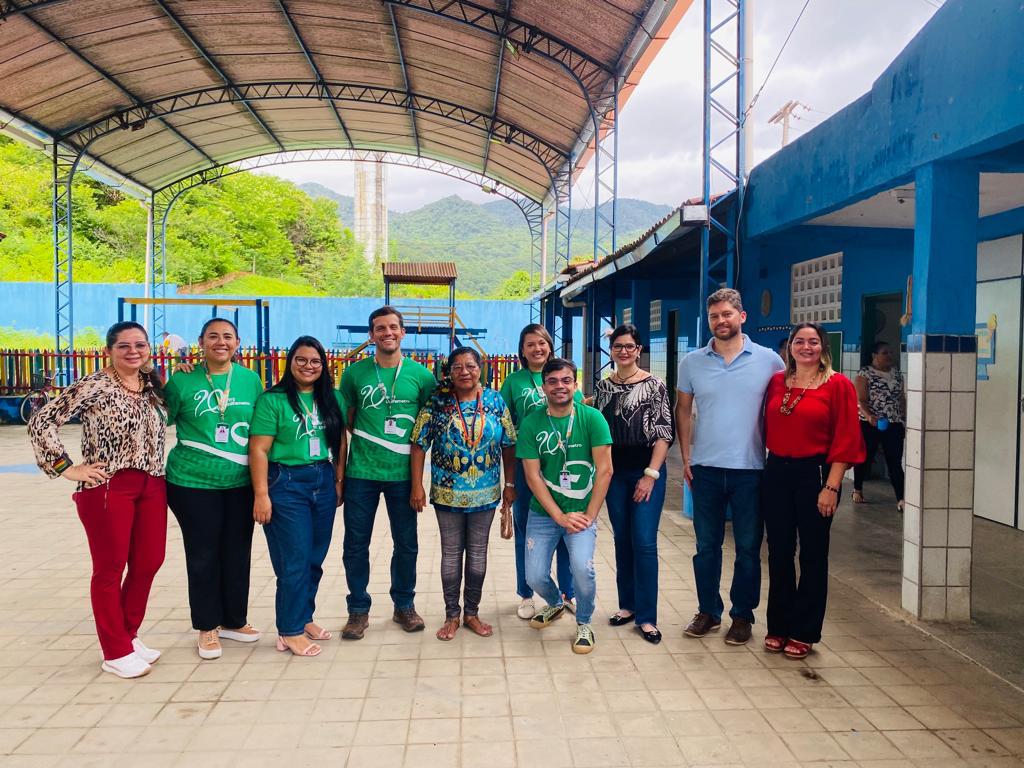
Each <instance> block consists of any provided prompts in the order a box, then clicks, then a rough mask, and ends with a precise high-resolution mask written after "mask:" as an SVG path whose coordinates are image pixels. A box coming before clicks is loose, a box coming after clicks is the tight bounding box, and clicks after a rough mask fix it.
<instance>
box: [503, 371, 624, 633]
mask: <svg viewBox="0 0 1024 768" xmlns="http://www.w3.org/2000/svg"><path fill="white" fill-rule="evenodd" d="M541 377H542V382H543V383H542V386H543V388H544V394H545V395H546V396H547V407H546V408H544V409H543V410H538V411H535V412H533V413H532V414H530V415H529V416H527V417H526V418H524V419H523V420H522V421H521V422H520V424H519V442H518V443H516V457H517V458H520V459H522V460H523V470H524V471H525V473H526V482H527V483H529V485H530V490H531V491H533V500H532V501H531V502H530V509H531V514H530V519H529V521H528V522H527V524H526V539H527V552H526V580H527V582H528V583H529V585H530V587H531V588H533V590H534V591H535V592H536V593H537V594H538V595H540V596H541V597H542V598H544V600H545V601H546V602H547V607H545V608H544V609H543V610H542V611H540V612H539V613H538V614H537V615H536V616H534V617H533V619H532V620H531V621H530V626H531V627H534V628H535V629H544V628H545V627H547V626H550V625H551V623H552V622H554V621H555V619H558V618H560V617H561V616H562V614H563V613H564V612H565V605H564V603H563V601H562V595H561V593H560V592H559V591H558V587H556V586H555V583H554V581H552V579H551V556H552V555H553V554H554V553H555V547H556V546H557V545H558V542H560V541H564V542H565V545H566V547H567V548H568V550H569V563H570V566H571V568H572V577H573V583H574V584H575V587H576V638H575V640H574V641H573V643H572V650H573V651H574V652H575V653H590V652H591V651H592V650H594V632H593V630H592V628H591V626H590V620H591V617H592V616H593V613H594V600H595V597H596V595H597V582H596V579H595V574H594V547H595V545H596V544H597V526H596V524H595V521H596V520H597V514H598V512H599V511H600V510H601V505H602V504H603V503H604V497H605V494H606V493H607V492H608V483H609V482H610V481H611V479H612V452H611V444H612V435H611V432H610V431H609V429H608V422H607V421H605V418H604V416H602V415H601V413H600V411H598V410H596V409H594V408H591V407H590V406H589V405H582V404H577V403H575V402H574V401H573V396H574V394H575V393H576V366H575V365H574V364H573V363H572V361H570V360H563V359H561V358H557V357H556V358H552V359H551V360H549V361H548V362H547V363H545V364H544V368H543V370H542V371H541Z"/></svg>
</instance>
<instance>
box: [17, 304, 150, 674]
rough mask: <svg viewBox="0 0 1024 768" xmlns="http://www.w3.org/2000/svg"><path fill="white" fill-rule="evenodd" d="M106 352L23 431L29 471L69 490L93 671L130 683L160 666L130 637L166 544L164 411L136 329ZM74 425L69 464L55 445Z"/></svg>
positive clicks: (142, 334)
mask: <svg viewBox="0 0 1024 768" xmlns="http://www.w3.org/2000/svg"><path fill="white" fill-rule="evenodd" d="M106 349H107V355H108V356H109V358H110V363H109V365H107V366H106V367H105V368H103V370H101V371H97V372H96V373H94V374H91V375H89V376H85V377H84V378H81V379H79V380H78V381H76V382H75V383H74V384H72V385H71V386H70V387H68V388H67V389H65V390H64V391H63V392H62V393H61V394H60V396H59V397H58V398H57V399H56V400H54V401H53V402H51V403H49V404H47V405H46V406H44V407H43V408H42V409H40V410H39V411H38V412H37V413H36V414H35V416H33V417H32V419H31V421H30V422H29V425H28V432H29V437H30V439H31V441H32V448H33V450H34V451H35V456H36V462H37V463H38V464H39V468H40V469H42V470H43V471H44V472H45V473H46V474H47V475H49V476H50V477H64V478H66V479H68V480H72V481H74V482H76V483H78V487H77V491H76V492H75V493H74V494H73V495H72V498H73V499H74V501H75V506H76V507H77V508H78V517H79V519H80V520H81V521H82V525H83V527H84V528H85V533H86V536H87V538H88V539H89V553H90V554H91V556H92V582H91V584H90V590H89V591H90V597H91V599H92V612H93V619H94V620H95V622H96V634H97V635H98V636H99V641H100V647H101V648H102V649H103V664H102V669H103V671H104V672H110V673H112V674H114V675H117V676H118V677H125V678H132V677H141V676H142V675H145V674H147V673H148V672H149V671H150V665H151V664H153V663H155V662H156V660H157V659H159V658H160V651H157V650H154V649H152V648H148V647H147V646H146V645H145V644H144V643H143V642H142V640H140V639H139V636H138V632H139V627H140V626H142V621H143V619H144V618H145V615H146V604H147V602H148V600H149V591H150V588H151V586H152V584H153V579H154V578H155V577H156V574H157V571H158V570H160V566H161V565H162V564H163V561H164V553H165V549H166V544H167V491H166V486H165V482H164V431H165V426H164V420H165V418H166V412H165V410H164V403H163V392H162V388H161V385H160V379H159V378H158V377H156V376H155V375H153V363H152V359H151V354H152V349H151V347H150V344H149V337H148V336H147V335H146V330H145V328H143V327H142V326H141V325H139V324H138V323H134V322H121V323H115V324H114V325H112V326H111V327H110V330H108V331H107V337H106ZM76 417H77V418H78V419H79V420H80V421H81V423H82V462H81V463H79V464H75V463H74V462H73V461H72V460H71V458H70V457H69V456H68V452H67V449H66V448H65V447H64V444H63V443H62V442H61V439H60V428H61V427H62V426H63V425H64V424H66V423H67V422H68V421H70V420H71V419H73V418H76ZM126 567H127V574H126V573H125V568H126ZM122 577H123V578H122Z"/></svg>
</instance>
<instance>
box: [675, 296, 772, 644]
mask: <svg viewBox="0 0 1024 768" xmlns="http://www.w3.org/2000/svg"><path fill="white" fill-rule="evenodd" d="M707 312H708V327H709V328H710V329H711V334H712V338H711V340H710V341H709V342H708V343H707V345H706V346H704V347H702V348H701V349H697V350H694V351H693V352H691V353H689V354H688V355H687V356H686V357H684V358H683V359H682V361H681V362H680V363H679V377H678V385H677V386H678V389H679V391H678V392H677V393H676V429H677V430H678V434H679V450H680V452H681V453H682V456H683V476H684V479H685V480H686V482H687V483H689V485H690V490H691V491H692V493H693V532H694V535H695V536H696V539H697V552H696V554H695V555H694V556H693V575H694V579H695V580H696V582H697V600H698V605H697V613H696V614H695V615H694V617H693V620H692V621H690V623H689V624H688V625H687V626H686V628H685V629H684V630H683V633H684V634H685V635H687V636H688V637H704V636H705V635H706V634H707V633H708V632H712V631H715V630H717V629H718V628H719V627H720V626H721V624H722V612H723V611H724V604H723V602H722V596H721V594H720V591H719V590H720V585H721V580H722V543H723V541H724V540H725V514H726V509H727V508H728V509H729V510H730V511H731V512H732V533H733V540H734V541H735V543H736V562H735V566H734V568H733V576H732V588H731V589H730V590H729V599H730V601H731V602H732V607H731V608H730V610H729V615H730V616H731V617H732V625H731V626H730V627H729V631H728V632H727V633H726V636H725V642H726V643H728V644H730V645H744V644H745V643H747V642H748V641H749V640H750V634H751V625H752V624H753V622H754V609H755V608H757V605H758V603H759V602H760V600H761V541H762V539H763V538H764V522H763V519H762V517H761V507H760V498H759V492H760V484H761V472H762V470H763V468H764V436H763V432H762V428H761V414H762V405H763V403H764V393H765V390H766V389H767V387H768V382H769V381H770V380H771V378H772V376H773V375H774V374H775V373H776V372H778V371H781V370H782V369H783V363H782V360H781V359H780V358H779V356H778V355H777V354H775V352H773V351H772V350H770V349H767V348H766V347H762V346H760V345H759V344H755V343H754V342H752V341H751V340H750V338H749V337H748V336H747V335H746V334H744V333H743V323H744V322H746V319H747V313H746V312H744V311H743V300H742V297H741V296H740V294H739V291H735V290H733V289H732V288H722V289H719V290H717V291H715V292H714V293H712V294H711V295H710V296H709V297H708V301H707ZM694 403H696V405H697V419H696V436H695V439H694V441H693V445H692V446H691V444H690V434H691V431H692V429H693V428H694V427H693V406H694Z"/></svg>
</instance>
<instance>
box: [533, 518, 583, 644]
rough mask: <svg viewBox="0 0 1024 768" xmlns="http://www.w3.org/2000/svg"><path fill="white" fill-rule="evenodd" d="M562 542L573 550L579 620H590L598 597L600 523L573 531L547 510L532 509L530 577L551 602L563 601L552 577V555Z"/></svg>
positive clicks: (569, 550)
mask: <svg viewBox="0 0 1024 768" xmlns="http://www.w3.org/2000/svg"><path fill="white" fill-rule="evenodd" d="M559 543H564V544H565V547H566V549H567V550H568V552H569V567H570V568H571V569H572V578H573V582H574V583H575V584H576V623H577V624H589V623H590V619H591V618H592V617H593V615H594V600H595V599H596V598H597V578H596V574H595V573H594V548H595V547H596V545H597V525H596V524H593V525H591V526H590V527H589V528H587V529H586V530H584V531H580V532H579V533H569V532H568V531H567V530H565V528H563V527H562V526H560V525H558V524H557V523H555V522H554V521H553V520H552V519H551V518H550V517H548V516H547V515H546V514H537V513H536V512H531V513H530V519H529V520H528V521H527V523H526V581H527V583H528V584H529V585H530V586H531V587H532V588H533V589H534V590H535V591H536V592H537V594H538V595H540V596H541V597H542V598H544V602H546V603H547V604H548V605H561V604H562V593H561V592H559V590H558V587H557V586H555V582H554V581H552V580H551V556H552V555H553V554H555V548H556V547H557V546H558V545H559Z"/></svg>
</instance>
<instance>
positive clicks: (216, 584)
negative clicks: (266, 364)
mask: <svg viewBox="0 0 1024 768" xmlns="http://www.w3.org/2000/svg"><path fill="white" fill-rule="evenodd" d="M239 343H240V340H239V338H238V329H237V328H236V327H235V324H234V323H232V322H231V321H230V320H225V319H224V318H213V319H212V320H207V321H206V323H204V324H203V328H202V330H201V331H200V332H199V346H200V348H201V349H202V351H203V362H202V363H199V364H198V365H194V366H193V365H190V364H187V363H186V364H183V365H180V366H179V369H178V371H177V372H176V373H175V374H174V375H173V376H171V379H170V381H168V382H167V388H166V394H167V423H168V424H174V425H175V428H176V431H177V436H178V441H177V443H176V444H175V446H174V447H173V448H172V449H171V452H170V454H169V455H168V457H167V501H168V503H169V504H170V507H171V511H172V512H174V516H175V517H176V518H177V520H178V525H179V526H180V527H181V540H182V544H183V545H184V547H185V569H186V572H187V573H188V602H189V607H190V608H191V613H192V628H193V629H196V630H198V631H199V639H198V646H197V650H198V653H199V658H201V659H219V658H220V657H221V654H222V648H221V644H220V641H221V639H222V638H227V639H229V640H236V641H238V642H242V643H254V642H256V641H257V640H259V639H260V632H259V630H258V629H256V628H254V627H252V626H251V625H250V624H249V622H248V618H247V614H248V610H249V571H250V559H251V555H252V530H253V518H252V505H253V495H252V481H251V480H250V479H249V422H251V421H252V413H253V408H254V407H255V405H256V399H257V398H258V397H259V396H260V395H261V394H262V393H263V382H262V381H261V380H260V377H259V376H258V375H257V374H256V373H255V372H254V371H250V370H249V369H248V368H245V367H244V366H241V365H239V364H238V363H236V362H234V358H235V353H236V352H238V345H239Z"/></svg>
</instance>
